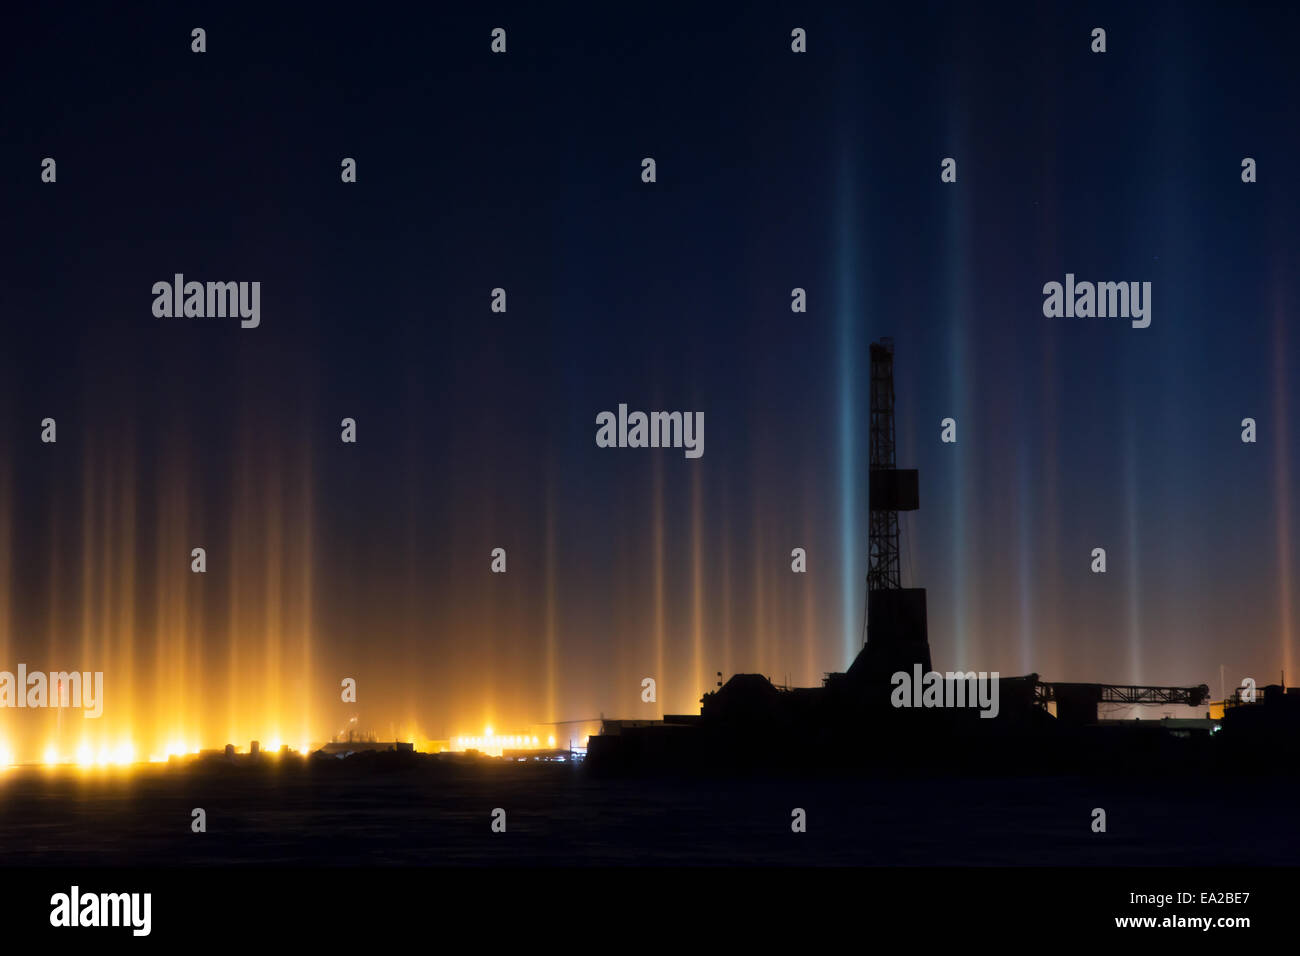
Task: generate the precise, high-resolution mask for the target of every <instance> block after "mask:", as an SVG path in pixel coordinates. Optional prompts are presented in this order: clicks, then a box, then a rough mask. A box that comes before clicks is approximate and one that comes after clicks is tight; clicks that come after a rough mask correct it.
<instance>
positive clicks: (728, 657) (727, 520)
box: [721, 486, 734, 680]
mask: <svg viewBox="0 0 1300 956" xmlns="http://www.w3.org/2000/svg"><path fill="white" fill-rule="evenodd" d="M733 600H734V597H733V595H732V593H731V505H730V501H729V499H728V497H727V492H726V487H725V486H724V487H723V492H722V668H721V670H722V674H723V679H724V680H725V679H726V678H727V677H729V676H730V675H731V674H732V673H733V671H732V667H733V665H732V644H731V634H732V628H733V624H732V620H733V619H732V614H731V610H732V601H733Z"/></svg>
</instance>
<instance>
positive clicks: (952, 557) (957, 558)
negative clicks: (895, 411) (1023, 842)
mask: <svg viewBox="0 0 1300 956" xmlns="http://www.w3.org/2000/svg"><path fill="white" fill-rule="evenodd" d="M948 138H949V142H950V143H951V144H952V146H951V149H952V150H953V152H952V153H951V154H950V155H953V156H960V155H962V153H963V150H962V149H961V148H960V147H961V142H960V141H961V138H962V137H961V136H960V134H959V131H957V130H955V129H950V130H949V135H948ZM966 195H967V193H966V192H964V191H959V192H953V193H951V194H949V197H948V198H949V202H948V216H947V261H948V275H947V279H946V281H945V283H944V290H945V292H946V299H947V303H948V307H947V315H946V316H945V318H946V324H947V326H948V329H949V339H948V384H949V391H948V402H949V405H948V407H949V408H951V409H952V412H951V414H952V415H953V416H954V417H955V418H957V420H958V421H961V420H962V419H963V418H966V419H969V418H970V417H971V416H966V415H964V414H963V413H965V412H966V411H967V409H969V408H970V407H971V406H970V403H969V402H968V401H967V397H968V395H969V391H968V389H969V381H968V378H969V376H968V375H967V369H968V368H969V367H970V357H969V354H968V351H969V350H968V348H967V344H966V310H965V302H966V297H967V295H968V293H969V291H970V282H969V281H968V277H967V260H968V258H969V255H968V248H967V247H968V243H967V242H966V234H967V232H968V231H969V227H970V216H969V214H968V212H967V210H966V205H967V203H966V199H965V197H966ZM952 448H953V449H954V451H956V450H958V449H960V448H961V446H960V445H954V446H952ZM950 477H951V484H950V485H949V489H950V495H951V497H950V503H949V507H950V513H951V515H952V518H951V524H950V525H949V530H950V532H951V533H950V536H949V549H948V559H949V562H950V564H949V567H951V569H952V607H953V618H952V622H953V631H952V641H953V655H954V657H953V659H954V661H955V663H956V664H957V666H958V667H965V666H967V665H968V664H969V663H970V660H969V659H968V652H969V648H968V646H967V645H968V638H969V629H968V626H967V625H968V622H969V618H970V615H971V610H970V606H969V602H968V600H967V564H968V554H967V507H966V503H967V500H968V499H969V498H970V489H969V488H968V487H967V484H968V478H967V476H966V469H965V468H964V467H963V456H962V455H961V454H960V453H956V454H953V456H952V470H951V473H950ZM987 652H988V651H987V649H986V653H987Z"/></svg>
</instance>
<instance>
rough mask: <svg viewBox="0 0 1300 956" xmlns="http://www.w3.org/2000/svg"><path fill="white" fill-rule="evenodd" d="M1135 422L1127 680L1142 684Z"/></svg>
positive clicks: (1127, 462)
mask: <svg viewBox="0 0 1300 956" xmlns="http://www.w3.org/2000/svg"><path fill="white" fill-rule="evenodd" d="M1133 428H1134V426H1133V420H1132V418H1130V419H1128V424H1127V427H1126V428H1125V436H1124V445H1125V448H1124V522H1125V526H1126V527H1127V528H1128V542H1127V549H1128V553H1127V554H1126V555H1125V565H1126V568H1125V571H1126V573H1125V582H1126V585H1127V589H1128V608H1127V612H1128V613H1127V623H1128V654H1129V664H1128V666H1129V674H1128V677H1127V679H1128V680H1129V681H1131V682H1132V683H1134V684H1140V683H1142V682H1143V680H1144V679H1145V675H1144V674H1143V673H1142V577H1141V574H1140V572H1139V569H1138V555H1139V553H1140V552H1139V550H1138V548H1139V540H1138V518H1139V516H1140V509H1139V508H1138V497H1137V494H1138V479H1137V440H1136V436H1135V435H1134V433H1133Z"/></svg>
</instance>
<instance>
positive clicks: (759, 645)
mask: <svg viewBox="0 0 1300 956" xmlns="http://www.w3.org/2000/svg"><path fill="white" fill-rule="evenodd" d="M766 553H767V541H766V540H765V536H764V534H763V497H762V492H761V491H760V490H759V489H758V488H757V487H756V488H755V489H754V552H753V554H752V555H751V557H750V569H751V574H752V575H753V578H754V584H753V589H754V590H753V594H754V600H753V606H754V624H753V632H754V639H753V644H752V646H751V648H750V654H751V660H753V661H754V663H755V664H756V665H757V670H758V672H759V673H760V674H766V673H767V619H768V616H769V615H770V613H771V611H770V609H769V608H768V601H767V597H768V593H767V586H766V585H767V582H766V581H765V580H764V578H763V557H762V556H763V555H765V554H766ZM748 669H749V668H746V670H748Z"/></svg>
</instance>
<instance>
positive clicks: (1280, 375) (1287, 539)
mask: <svg viewBox="0 0 1300 956" xmlns="http://www.w3.org/2000/svg"><path fill="white" fill-rule="evenodd" d="M1275 294H1277V293H1275ZM1282 312H1283V310H1282V305H1281V297H1280V294H1277V301H1276V302H1275V305H1274V313H1273V418H1274V420H1275V422H1276V424H1275V425H1274V429H1275V433H1276V434H1277V435H1278V437H1279V440H1278V441H1276V442H1274V447H1276V449H1277V451H1276V452H1275V454H1274V458H1273V487H1274V492H1273V494H1274V507H1275V509H1276V512H1277V522H1276V524H1275V527H1276V529H1277V596H1278V616H1279V621H1278V640H1279V642H1280V643H1281V648H1280V650H1281V659H1282V669H1283V670H1284V671H1285V672H1286V674H1287V675H1293V674H1294V673H1295V671H1294V669H1293V663H1294V662H1293V660H1292V656H1291V651H1292V646H1293V642H1292V637H1293V631H1292V627H1293V621H1292V617H1291V615H1292V608H1293V606H1294V605H1293V603H1292V592H1291V586H1292V585H1291V458H1290V453H1289V451H1288V445H1287V441H1288V438H1289V435H1290V432H1289V431H1288V424H1287V390H1286V388H1287V377H1286V359H1287V350H1286V322H1285V319H1284V317H1283V314H1282ZM1288 679H1289V680H1290V681H1291V682H1292V683H1295V677H1293V676H1288Z"/></svg>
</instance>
